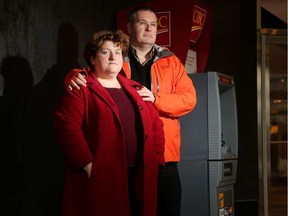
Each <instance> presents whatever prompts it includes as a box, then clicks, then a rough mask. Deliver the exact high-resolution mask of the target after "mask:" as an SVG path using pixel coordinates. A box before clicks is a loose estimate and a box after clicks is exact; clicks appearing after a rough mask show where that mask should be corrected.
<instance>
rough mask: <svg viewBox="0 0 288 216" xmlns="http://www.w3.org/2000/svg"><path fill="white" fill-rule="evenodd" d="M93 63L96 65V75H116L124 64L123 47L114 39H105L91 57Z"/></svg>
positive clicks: (106, 76) (109, 76)
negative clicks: (115, 42) (113, 40)
mask: <svg viewBox="0 0 288 216" xmlns="http://www.w3.org/2000/svg"><path fill="white" fill-rule="evenodd" d="M91 63H92V64H93V65H94V71H95V73H96V76H98V77H100V78H111V77H116V76H117V75H118V73H119V72H120V70H121V68H122V65H123V56H122V49H121V48H120V47H119V46H117V45H116V44H114V43H113V42H112V41H105V42H104V43H103V45H102V46H101V47H100V49H99V50H98V51H97V53H96V55H95V57H91Z"/></svg>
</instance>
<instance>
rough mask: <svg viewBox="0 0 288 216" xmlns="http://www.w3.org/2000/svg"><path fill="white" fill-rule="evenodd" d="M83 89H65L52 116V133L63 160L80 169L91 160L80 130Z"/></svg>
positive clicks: (91, 157) (82, 116)
mask: <svg viewBox="0 0 288 216" xmlns="http://www.w3.org/2000/svg"><path fill="white" fill-rule="evenodd" d="M84 100H85V97H84V89H81V90H80V91H69V90H67V91H65V93H64V95H63V96H62V98H61V99H60V102H59V104H58V106H57V107H56V110H55V113H54V116H53V127H54V134H55V138H56V141H57V143H58V144H59V146H60V148H61V149H62V151H63V153H64V157H65V160H67V162H68V163H69V164H70V165H71V166H72V167H74V168H76V169H81V168H83V167H85V166H86V165H87V164H88V163H89V162H91V161H92V160H93V156H92V154H91V151H90V149H89V147H88V143H87V141H86V139H85V136H84V132H83V130H82V124H83V119H84V109H85V101H84Z"/></svg>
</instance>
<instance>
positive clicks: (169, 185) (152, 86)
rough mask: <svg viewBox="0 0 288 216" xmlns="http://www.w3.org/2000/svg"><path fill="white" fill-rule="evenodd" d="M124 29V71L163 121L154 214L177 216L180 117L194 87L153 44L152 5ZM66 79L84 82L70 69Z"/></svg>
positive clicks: (188, 107) (164, 51)
mask: <svg viewBox="0 0 288 216" xmlns="http://www.w3.org/2000/svg"><path fill="white" fill-rule="evenodd" d="M127 29H128V33H129V36H130V44H131V46H130V50H129V53H128V58H127V59H125V62H124V65H123V72H124V73H125V75H126V76H127V77H128V78H131V79H133V80H135V81H137V82H139V83H141V84H142V85H144V86H145V87H143V88H142V89H140V90H139V91H138V93H139V94H140V95H141V96H142V97H143V100H145V101H151V102H152V103H154V106H155V107H156V108H157V110H158V111H159V114H160V118H161V120H162V121H163V123H164V133H165V167H164V168H163V169H162V170H161V171H160V172H159V177H158V203H157V215H158V216H180V208H181V182H180V178H179V173H178V167H177V162H179V161H180V124H179V117H180V116H182V115H185V114H187V113H188V112H190V111H192V110H193V108H194V106H195V104H196V92H195V88H194V86H193V83H192V81H191V79H190V78H189V77H188V76H187V73H186V70H185V68H184V66H183V64H182V63H181V62H180V60H179V59H178V58H177V57H176V56H175V55H174V54H173V53H171V52H170V51H169V50H168V49H167V48H164V47H160V46H158V45H156V44H155V41H156V35H157V17H156V14H155V12H154V11H153V10H152V9H150V8H147V7H139V8H136V9H134V10H133V11H132V12H131V13H130V15H129V17H128V24H127ZM65 80H66V82H65V83H66V85H67V86H68V84H70V86H69V88H70V89H72V87H74V88H77V89H78V88H79V86H78V85H82V86H85V79H84V78H83V77H82V76H81V75H80V74H71V73H70V74H69V75H68V76H67V77H66V79H65ZM77 84H78V85H77Z"/></svg>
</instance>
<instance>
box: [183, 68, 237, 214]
mask: <svg viewBox="0 0 288 216" xmlns="http://www.w3.org/2000/svg"><path fill="white" fill-rule="evenodd" d="M189 76H190V78H191V79H192V80H193V83H194V86H195V88H196V91H197V105H196V106H195V109H194V111H192V112H191V113H189V114H187V115H185V116H183V117H181V118H180V123H181V161H180V162H179V164H178V167H179V174H180V179H181V184H182V206H181V216H193V215H197V216H234V215H235V214H234V184H235V183H236V172H237V158H238V128H237V110H236V97H235V86H234V79H233V77H231V76H227V75H225V74H221V73H218V72H207V73H199V74H192V75H191V74H190V75H189Z"/></svg>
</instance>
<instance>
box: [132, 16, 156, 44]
mask: <svg viewBox="0 0 288 216" xmlns="http://www.w3.org/2000/svg"><path fill="white" fill-rule="evenodd" d="M128 31H129V34H130V40H131V44H132V45H134V46H137V45H145V44H146V45H152V44H154V43H155V41H156V35H157V17H156V15H155V14H154V13H153V12H151V11H138V12H137V16H136V20H135V23H133V24H132V25H129V26H128Z"/></svg>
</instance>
